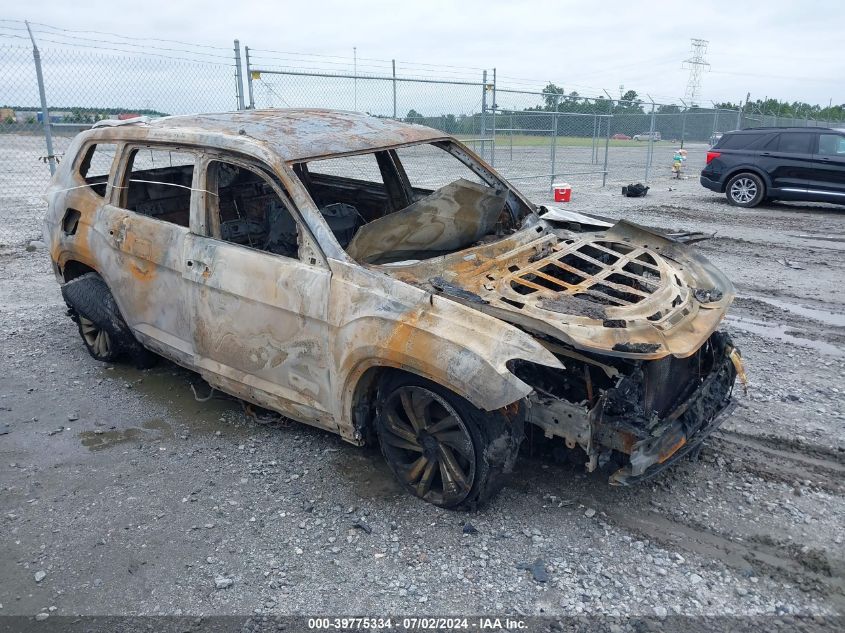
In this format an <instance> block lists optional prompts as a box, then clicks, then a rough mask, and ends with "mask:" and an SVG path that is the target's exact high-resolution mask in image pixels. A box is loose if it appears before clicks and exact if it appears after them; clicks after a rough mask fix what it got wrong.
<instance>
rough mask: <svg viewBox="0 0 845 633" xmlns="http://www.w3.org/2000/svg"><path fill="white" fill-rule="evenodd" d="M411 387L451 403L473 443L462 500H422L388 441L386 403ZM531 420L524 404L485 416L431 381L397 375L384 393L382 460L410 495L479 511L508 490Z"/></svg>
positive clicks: (380, 406)
mask: <svg viewBox="0 0 845 633" xmlns="http://www.w3.org/2000/svg"><path fill="white" fill-rule="evenodd" d="M407 387H411V388H414V387H421V388H423V389H425V390H428V391H430V392H433V393H434V394H436V395H437V396H439V397H440V398H442V399H443V400H445V401H446V403H448V405H449V406H450V407H451V408H452V409H453V410H454V411H455V412H456V413H457V414H458V416H459V417H460V419H461V422H462V425H463V428H465V429H466V430H467V431H468V433H469V436H470V437H471V439H472V445H473V453H474V457H475V462H474V476H473V480H472V485H471V487H470V489H469V491H468V492H467V493H466V494H465V495H464V496H462V498H460V499H458V500H444V501H441V502H437V501H434V500H432V499H431V498H425V497H421V496H420V495H419V494H417V489H416V488H415V486H414V485H413V484H411V483H409V482H408V481H407V480H406V478H405V477H403V473H404V472H406V471H405V469H404V468H405V467H404V466H403V465H402V464H400V463H397V461H396V459H395V453H394V452H393V451H392V450H391V447H390V446H389V445H388V443H387V442H386V441H385V440H386V437H387V435H388V434H389V433H390V432H389V431H387V430H386V425H387V413H386V410H385V403H386V402H387V401H388V400H389V399H390V397H391V395H393V394H394V393H395V392H396V391H397V390H399V389H403V388H407ZM525 417H526V407H525V404H524V402H522V401H519V402H517V403H514V404H512V405H509V406H508V407H506V408H504V409H499V410H497V411H483V410H481V409H479V408H477V407H475V406H473V405H472V404H471V403H470V402H469V401H467V400H466V399H465V398H462V397H461V396H459V395H457V394H455V393H453V392H451V391H449V390H448V389H446V388H444V387H442V386H440V385H438V384H436V383H433V382H431V381H429V380H426V379H424V378H420V377H417V376H413V375H409V374H393V375H391V376H389V377H388V378H387V379H386V380H385V381H384V383H383V384H382V385H381V387H380V389H379V395H378V403H377V406H376V414H375V420H374V426H375V430H376V434H377V436H378V439H379V445H380V447H381V452H382V455H383V456H384V458H385V460H386V461H387V464H388V466H389V467H390V469H391V471H392V472H393V474H394V476H395V477H396V479H397V480H398V481H399V483H400V485H402V487H403V488H404V489H405V490H407V491H408V492H409V493H410V494H412V495H414V496H416V497H418V498H422V499H423V500H424V501H428V502H429V503H433V504H434V505H437V506H439V507H443V508H447V509H450V510H475V509H477V508H478V507H479V506H481V505H483V504H485V503H486V502H487V501H489V500H490V499H492V498H493V497H495V496H496V494H498V492H499V491H500V490H501V489H502V488H503V487H504V485H505V483H506V480H507V475H508V474H509V473H510V472H511V471H512V470H513V467H514V464H515V463H516V458H517V455H518V453H519V446H520V444H521V443H522V439H523V437H524V435H525Z"/></svg>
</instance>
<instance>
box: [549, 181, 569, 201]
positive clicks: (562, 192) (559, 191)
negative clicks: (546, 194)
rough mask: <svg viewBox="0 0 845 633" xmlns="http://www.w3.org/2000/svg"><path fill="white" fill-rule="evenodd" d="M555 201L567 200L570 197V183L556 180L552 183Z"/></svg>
mask: <svg viewBox="0 0 845 633" xmlns="http://www.w3.org/2000/svg"><path fill="white" fill-rule="evenodd" d="M552 189H553V190H554V194H555V202H569V200H570V199H571V198H572V185H570V184H569V183H568V182H558V183H555V184H553V185H552Z"/></svg>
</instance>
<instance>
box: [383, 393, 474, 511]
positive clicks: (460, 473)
mask: <svg viewBox="0 0 845 633" xmlns="http://www.w3.org/2000/svg"><path fill="white" fill-rule="evenodd" d="M383 416H384V424H383V425H382V431H383V432H382V442H383V445H384V450H385V452H386V453H387V456H388V458H389V459H388V461H389V462H390V463H391V467H393V469H394V471H395V472H396V474H397V475H398V477H399V478H400V479H401V480H402V481H403V482H404V483H405V485H406V486H408V487H410V488H411V489H413V490H414V492H415V494H416V495H417V496H418V497H421V498H422V499H425V500H426V501H429V502H431V503H434V504H436V505H447V504H448V505H451V504H456V503H460V502H461V501H463V500H464V499H465V498H466V497H467V495H469V493H470V491H471V490H472V485H473V482H474V481H475V447H474V446H473V442H472V436H471V435H470V433H469V431H468V429H467V427H466V425H465V424H464V422H463V420H462V419H461V416H460V415H458V413H457V411H455V409H454V408H453V407H452V406H451V405H450V404H449V403H448V402H446V400H445V399H444V398H442V397H441V396H439V395H438V394H436V393H434V392H433V391H430V390H429V389H426V388H425V387H418V386H405V387H400V388H399V389H397V390H396V391H394V392H393V393H392V394H391V396H390V398H388V400H387V402H385V403H384V408H383Z"/></svg>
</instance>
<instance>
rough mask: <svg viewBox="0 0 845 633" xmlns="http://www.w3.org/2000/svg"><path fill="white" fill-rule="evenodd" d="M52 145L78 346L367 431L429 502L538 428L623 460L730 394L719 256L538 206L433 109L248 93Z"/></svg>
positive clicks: (678, 432) (644, 454)
mask: <svg viewBox="0 0 845 633" xmlns="http://www.w3.org/2000/svg"><path fill="white" fill-rule="evenodd" d="M66 156H67V158H66V160H65V161H63V162H62V164H61V166H60V168H59V170H58V171H57V173H56V175H55V177H54V179H53V181H52V183H51V185H50V187H49V189H48V194H47V197H48V200H49V211H48V215H47V219H46V234H47V236H48V238H49V245H50V253H51V257H52V261H53V266H54V270H55V274H56V276H57V278H58V281H59V283H61V284H62V293H63V296H64V298H65V301H66V302H67V304H68V306H69V313H70V314H71V316H72V317H73V318H74V320H75V321H76V322H77V323H78V326H79V332H80V334H81V336H82V339H83V341H84V343H85V345H86V347H87V348H88V350H89V352H90V353H91V355H92V356H93V357H94V358H96V359H99V360H102V361H112V360H115V359H116V358H118V357H120V356H123V357H127V358H129V359H130V360H134V361H135V362H138V363H145V362H147V361H148V360H149V359H150V358H151V357H152V356H154V355H161V356H164V357H166V358H168V359H170V360H172V361H173V362H176V363H178V364H180V365H182V366H184V367H187V368H189V369H191V370H194V371H196V372H199V374H200V375H201V376H202V377H203V378H204V379H205V380H206V381H208V383H210V384H211V385H212V386H213V387H215V388H217V389H220V390H222V391H224V392H227V393H229V394H232V395H234V396H236V397H238V398H241V399H243V400H245V401H248V402H251V403H255V404H257V405H260V406H262V407H265V408H269V409H272V410H274V411H277V412H279V413H280V414H282V415H284V416H287V417H289V418H292V419H295V420H298V421H301V422H304V423H307V424H312V425H314V426H318V427H320V428H323V429H327V430H329V431H332V432H335V433H339V434H340V435H341V436H342V437H343V438H344V439H346V440H348V441H349V442H352V443H354V444H359V445H360V444H363V443H364V442H365V441H367V440H369V439H372V440H373V441H378V442H379V443H380V445H381V449H382V452H383V454H384V457H385V458H386V460H387V462H388V463H389V465H390V467H391V469H392V470H393V472H394V473H395V475H396V477H397V478H398V479H399V481H400V482H401V483H402V484H403V485H404V487H405V488H406V489H407V490H408V491H410V492H411V493H412V494H414V495H417V496H419V497H421V498H422V499H425V500H426V501H429V502H431V503H434V504H437V505H440V506H444V507H448V508H459V507H471V506H474V505H475V504H477V503H479V502H481V501H483V500H485V499H487V498H489V497H490V496H492V495H493V494H495V492H496V491H497V490H498V489H499V488H500V487H501V485H502V481H503V475H504V474H505V473H507V472H508V471H510V470H511V469H512V467H513V465H514V462H515V460H516V458H517V453H518V450H519V446H520V443H521V441H522V439H523V437H524V436H525V434H526V430H527V429H528V428H534V427H536V428H538V429H539V432H540V433H541V434H545V436H546V437H548V438H550V440H549V441H552V442H562V443H565V445H566V446H567V447H569V448H570V449H573V450H575V451H579V452H580V453H581V454H582V455H583V459H584V461H585V464H586V467H587V469H588V470H590V471H592V470H594V469H595V468H596V467H597V466H598V465H599V464H604V463H606V462H608V461H610V463H613V464H616V465H617V469H616V470H615V471H614V472H613V473H612V475H611V481H612V482H613V483H616V484H629V483H632V482H635V481H637V480H641V479H643V478H646V477H649V476H651V475H653V474H654V473H656V472H658V471H659V470H660V469H661V468H663V467H664V466H666V465H667V464H669V463H670V462H672V461H674V460H676V459H678V458H680V457H681V456H683V455H685V454H686V453H687V452H688V451H690V450H692V449H693V448H695V447H696V446H697V445H698V444H699V443H700V442H701V441H702V439H703V438H704V437H706V436H707V434H708V433H710V432H711V431H712V430H713V429H714V428H715V427H716V426H717V425H718V424H719V420H720V419H721V418H720V414H722V413H723V412H724V411H725V409H726V408H727V407H728V405H729V403H730V398H731V390H732V387H733V384H734V380H735V377H736V372H737V369H738V368H739V367H740V364H739V363H740V360H739V356H738V354H737V352H736V350H735V349H734V347H733V345H732V343H731V340H730V338H729V337H728V336H727V335H726V334H724V333H722V332H719V331H718V330H717V328H718V326H719V323H720V322H721V320H722V318H723V316H724V314H725V311H726V309H727V307H728V305H729V304H730V302H731V300H732V298H733V288H732V286H731V283H730V282H729V281H728V279H727V278H726V277H725V276H724V275H723V274H722V273H721V272H720V271H718V270H717V269H716V268H714V267H713V266H712V265H711V264H710V263H708V262H707V261H706V260H705V259H704V258H703V257H702V256H701V255H700V254H698V253H697V252H696V251H695V250H694V249H693V248H692V247H690V246H688V245H687V244H684V243H681V242H680V241H678V240H676V239H672V238H670V237H667V236H664V235H660V234H657V233H654V232H652V231H649V230H647V229H644V228H641V227H639V226H637V225H635V224H631V223H629V222H624V221H621V222H617V223H615V224H611V223H609V222H606V221H604V220H601V219H598V218H593V217H588V216H586V215H580V214H577V213H572V212H568V211H564V210H561V209H547V208H545V207H537V206H535V205H534V204H532V203H531V202H529V201H528V200H527V199H525V197H523V196H522V195H521V194H520V193H519V191H517V190H516V189H514V188H513V187H512V186H511V185H510V184H509V183H508V182H507V181H505V180H504V179H503V178H502V177H501V176H499V175H498V174H497V173H496V172H495V171H494V170H493V169H492V168H491V167H490V166H489V165H487V164H486V163H485V162H484V161H483V160H481V159H480V158H479V157H478V156H477V155H475V154H474V153H473V152H471V151H470V150H469V149H467V148H466V147H465V146H464V145H462V144H461V143H460V142H458V141H457V140H455V139H454V138H451V137H449V136H447V135H445V134H443V133H442V132H439V131H437V130H433V129H430V128H426V127H422V126H418V125H409V124H405V123H401V122H397V121H393V120H388V119H381V118H376V117H372V116H366V115H363V114H354V113H344V112H334V111H317V110H267V111H245V112H236V113H224V114H206V115H195V116H175V117H167V118H161V119H158V120H154V121H131V122H127V123H124V124H114V125H102V124H100V125H98V126H95V128H94V129H92V130H89V131H86V132H83V133H81V134H80V135H79V136H77V137H76V139H75V140H74V141H73V143H72V145H71V147H70V148H69V150H68V152H67V155H66Z"/></svg>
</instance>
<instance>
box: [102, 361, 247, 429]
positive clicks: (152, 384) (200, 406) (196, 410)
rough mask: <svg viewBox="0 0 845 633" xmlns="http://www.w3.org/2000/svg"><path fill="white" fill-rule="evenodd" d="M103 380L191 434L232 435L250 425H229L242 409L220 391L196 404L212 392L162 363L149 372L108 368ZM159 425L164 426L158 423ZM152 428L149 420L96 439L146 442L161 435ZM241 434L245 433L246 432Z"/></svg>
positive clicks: (192, 375)
mask: <svg viewBox="0 0 845 633" xmlns="http://www.w3.org/2000/svg"><path fill="white" fill-rule="evenodd" d="M102 377H103V378H109V379H111V380H115V381H118V382H121V383H125V384H126V385H129V386H131V388H132V389H133V390H134V391H135V392H136V393H137V394H139V395H140V396H142V397H143V399H144V400H146V401H148V402H149V403H150V409H151V410H152V411H156V412H160V411H162V410H164V411H166V415H165V416H164V417H166V418H167V419H168V420H172V421H175V422H178V423H181V424H183V425H184V428H185V429H186V430H188V431H190V432H191V433H192V434H195V435H210V434H213V433H215V432H216V431H224V432H232V431H233V430H235V429H246V428H248V427H249V425H243V424H237V425H236V424H232V423H231V421H234V420H237V419H238V418H239V417H240V416H243V408H242V406H241V403H240V401H239V400H237V399H234V398H231V397H229V396H227V395H226V394H224V393H222V392H220V391H215V392H214V394H213V396H212V397H211V398H209V399H208V400H205V401H203V402H199V401H198V400H197V397H199V398H201V399H203V400H204V399H205V398H207V397H208V396H209V394H210V393H211V388H210V387H209V386H208V384H206V383H205V381H203V380H202V379H201V378H200V377H199V375H198V374H196V373H193V372H190V371H188V370H186V369H183V368H181V367H179V366H177V365H174V364H172V363H169V362H166V361H163V360H162V361H161V362H160V363H159V364H158V365H156V366H155V367H153V368H152V369H145V370H139V369H135V368H133V367H129V366H125V365H114V366H107V367H104V368H103V369H102ZM191 385H193V387H194V390H195V391H196V397H195V396H194V392H193V391H192V390H191ZM159 417H161V416H159ZM224 420H225V421H224ZM159 422H160V423H161V424H165V423H164V422H162V421H161V420H159ZM155 424H158V422H156V421H155V420H150V421H149V422H147V423H145V424H144V425H142V426H143V427H144V428H134V429H132V428H127V429H121V430H110V431H104V432H103V433H97V435H98V436H100V437H102V436H103V435H106V433H124V434H127V435H128V437H126V438H125V439H123V440H120V438H117V437H115V438H114V439H115V441H114V442H112V443H120V441H129V440H132V439H142V438H143V437H147V438H149V437H150V433H151V432H152V431H160V432H164V431H163V429H161V428H157V427H156V426H155ZM148 425H152V426H148ZM168 432H169V433H170V435H172V434H173V432H172V431H168ZM180 432H181V431H180ZM242 432H244V433H247V431H242ZM109 437H111V436H109ZM91 441H92V442H93V441H94V440H91Z"/></svg>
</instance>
